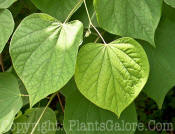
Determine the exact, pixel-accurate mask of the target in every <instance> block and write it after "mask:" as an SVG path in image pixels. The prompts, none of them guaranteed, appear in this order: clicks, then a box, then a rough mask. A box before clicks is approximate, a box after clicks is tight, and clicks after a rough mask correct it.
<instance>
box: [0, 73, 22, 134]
mask: <svg viewBox="0 0 175 134" xmlns="http://www.w3.org/2000/svg"><path fill="white" fill-rule="evenodd" d="M22 105H23V104H22V98H21V96H20V91H19V86H18V81H17V79H16V78H15V76H13V75H12V74H10V73H0V133H4V132H7V131H8V130H9V129H10V128H11V126H12V124H13V120H14V118H15V115H16V114H17V112H18V111H19V110H20V109H21V107H22Z"/></svg>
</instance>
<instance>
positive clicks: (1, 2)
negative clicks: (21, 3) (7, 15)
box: [0, 0, 17, 8]
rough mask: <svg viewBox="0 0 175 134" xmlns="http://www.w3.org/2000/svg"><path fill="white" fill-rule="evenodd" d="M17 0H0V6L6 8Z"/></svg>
mask: <svg viewBox="0 0 175 134" xmlns="http://www.w3.org/2000/svg"><path fill="white" fill-rule="evenodd" d="M16 1H17V0H0V8H8V7H10V6H11V5H12V4H13V3H14V2H16Z"/></svg>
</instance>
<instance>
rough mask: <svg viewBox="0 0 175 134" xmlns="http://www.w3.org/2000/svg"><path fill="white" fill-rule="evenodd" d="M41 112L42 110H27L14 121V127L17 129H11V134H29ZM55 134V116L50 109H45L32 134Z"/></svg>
mask: <svg viewBox="0 0 175 134" xmlns="http://www.w3.org/2000/svg"><path fill="white" fill-rule="evenodd" d="M43 110H44V108H33V109H28V110H27V111H26V112H25V114H24V115H21V116H20V117H19V118H17V119H16V120H15V122H14V126H17V127H14V128H13V134H31V132H32V130H33V128H34V126H35V125H36V123H37V121H38V119H39V118H40V116H41V114H42V112H43ZM55 132H56V115H55V112H54V111H53V110H52V109H50V108H47V109H46V111H45V113H44V114H43V116H42V118H41V120H40V121H39V123H38V125H37V127H36V129H35V131H34V133H32V134H43V133H44V134H55Z"/></svg>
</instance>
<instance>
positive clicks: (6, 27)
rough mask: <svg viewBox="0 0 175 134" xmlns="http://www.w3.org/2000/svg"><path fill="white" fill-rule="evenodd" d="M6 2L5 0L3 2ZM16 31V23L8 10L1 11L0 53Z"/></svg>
mask: <svg viewBox="0 0 175 134" xmlns="http://www.w3.org/2000/svg"><path fill="white" fill-rule="evenodd" d="M3 1H4V0H3ZM13 29H14V21H13V16H12V14H11V12H10V11H9V10H8V9H0V31H1V32H0V53H1V52H2V50H3V48H4V46H5V44H6V43H7V41H8V39H9V37H10V35H11V34H12V32H13Z"/></svg>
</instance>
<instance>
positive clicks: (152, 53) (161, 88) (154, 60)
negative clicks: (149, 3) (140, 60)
mask: <svg viewBox="0 0 175 134" xmlns="http://www.w3.org/2000/svg"><path fill="white" fill-rule="evenodd" d="M174 13H175V9H174V8H171V7H169V6H166V7H165V8H164V11H163V17H162V20H161V23H160V25H159V27H158V29H157V31H156V36H155V39H156V44H158V45H157V48H156V49H154V48H151V47H149V46H148V45H147V44H145V45H144V48H145V50H146V52H147V55H148V58H149V62H150V69H151V71H150V77H149V80H148V83H147V84H146V87H145V89H144V90H143V91H145V92H146V93H147V95H148V96H149V97H151V98H153V99H154V100H155V101H156V103H157V104H158V106H159V108H161V107H162V104H163V102H164V99H165V96H166V94H167V93H168V91H169V90H170V89H171V88H172V87H173V86H174V85H175V59H174V57H175V38H174V35H175V30H174V29H175V15H174Z"/></svg>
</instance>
